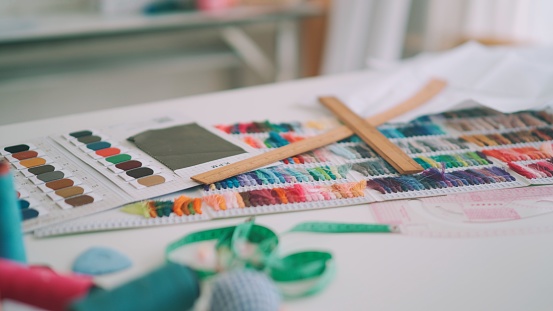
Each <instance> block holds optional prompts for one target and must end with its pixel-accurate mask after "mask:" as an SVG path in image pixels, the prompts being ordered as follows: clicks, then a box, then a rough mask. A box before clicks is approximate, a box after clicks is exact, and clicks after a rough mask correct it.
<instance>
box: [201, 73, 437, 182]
mask: <svg viewBox="0 0 553 311" xmlns="http://www.w3.org/2000/svg"><path fill="white" fill-rule="evenodd" d="M445 86H446V82H445V81H443V80H439V79H432V80H430V81H429V82H428V83H427V84H426V85H425V86H424V87H422V88H421V89H420V90H419V91H418V92H417V93H415V94H414V95H413V96H411V97H410V98H408V99H407V100H405V101H403V102H402V103H400V104H398V105H397V106H394V107H392V108H390V109H389V110H386V111H384V112H382V113H379V114H377V115H374V116H371V117H369V118H367V119H365V120H366V121H367V122H369V123H370V124H372V125H373V126H378V125H380V124H383V123H385V122H387V121H388V120H391V119H393V118H395V117H397V116H399V115H401V114H403V113H405V112H407V111H409V110H412V109H415V108H417V107H420V106H422V105H423V104H424V103H426V102H427V101H429V100H430V99H431V98H433V97H434V96H436V95H437V94H438V93H440V92H441V91H442V90H443V89H444V87H445ZM351 135H353V131H352V130H350V129H349V128H348V127H347V126H340V127H337V128H335V129H332V130H329V131H328V132H325V133H323V134H321V135H317V136H313V137H309V138H306V139H304V140H301V141H298V142H295V143H292V144H289V145H286V146H284V147H280V148H277V149H274V150H271V151H269V152H265V153H263V154H260V155H256V156H253V157H251V158H248V159H245V160H242V161H238V162H236V163H233V164H229V165H226V166H223V167H219V168H216V169H213V170H211V171H208V172H205V173H201V174H198V175H195V176H192V177H191V178H192V179H193V180H195V181H197V182H200V183H203V184H212V183H215V182H217V181H221V180H223V179H225V178H229V177H232V176H236V175H238V174H242V173H245V172H249V171H251V170H254V169H256V168H260V167H263V166H265V165H269V164H272V163H275V162H277V161H280V160H282V159H286V158H291V157H293V156H295V155H297V154H301V153H304V152H307V151H310V150H313V149H316V148H320V147H323V146H326V145H328V144H332V143H334V142H337V141H339V140H341V139H345V138H347V137H349V136H351Z"/></svg>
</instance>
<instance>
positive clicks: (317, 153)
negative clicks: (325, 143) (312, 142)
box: [280, 148, 330, 164]
mask: <svg viewBox="0 0 553 311" xmlns="http://www.w3.org/2000/svg"><path fill="white" fill-rule="evenodd" d="M329 156H330V153H329V152H328V151H327V150H326V149H325V148H319V149H315V150H312V151H309V152H306V153H302V154H298V155H296V156H295V157H293V158H286V159H283V160H281V161H280V162H282V163H284V164H308V163H324V162H328V161H329V160H328V159H329Z"/></svg>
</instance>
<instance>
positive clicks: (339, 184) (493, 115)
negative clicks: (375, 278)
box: [37, 108, 553, 235]
mask: <svg viewBox="0 0 553 311" xmlns="http://www.w3.org/2000/svg"><path fill="white" fill-rule="evenodd" d="M552 121H553V115H552V114H551V112H549V111H524V112H518V113H513V114H503V113H499V112H497V111H494V110H490V109H486V108H472V109H465V110H458V111H451V112H445V113H441V114H437V115H431V116H425V117H421V118H418V119H416V120H414V121H411V122H408V123H397V124H385V125H383V126H380V127H379V130H380V131H381V132H382V133H383V134H384V135H385V136H386V137H388V138H389V139H390V140H391V141H392V142H394V143H395V144H396V145H397V146H399V147H400V148H401V149H403V150H404V151H405V152H406V153H407V154H409V156H410V157H412V158H413V159H414V160H415V161H416V162H418V163H420V164H421V165H422V166H423V167H424V168H425V171H424V172H422V173H419V174H415V175H399V174H397V172H396V171H395V170H394V168H393V167H391V166H390V165H388V164H387V163H386V162H385V161H383V159H382V158H380V157H379V156H378V155H376V154H375V153H374V151H373V150H371V149H370V148H369V147H368V146H367V145H366V144H365V143H363V142H362V141H360V139H359V138H358V137H356V136H352V137H350V138H348V139H346V140H343V141H340V142H338V143H335V144H331V145H329V146H326V147H323V148H320V149H316V150H313V151H310V152H307V153H304V154H300V155H297V156H295V157H292V158H288V159H284V160H282V161H281V165H278V166H273V167H268V168H263V169H258V170H255V171H252V172H248V173H245V174H240V175H237V176H235V177H232V178H229V179H226V180H223V181H220V182H217V183H215V184H212V185H206V186H203V189H202V191H200V192H201V193H197V196H201V197H202V202H201V211H202V216H203V215H207V216H206V217H207V218H205V219H202V220H206V219H216V218H226V217H233V216H243V215H254V214H263V213H276V212H288V211H297V210H307V209H316V208H329V207H338V206H345V205H352V204H362V203H371V202H383V201H391V200H397V199H409V198H424V197H435V196H444V195H452V194H459V193H464V192H475V191H497V190H501V189H509V188H515V187H525V186H529V185H541V184H548V183H551V180H552V177H553V163H551V160H550V159H551V157H552V156H553V151H552V149H553V148H552V143H553V127H552V125H551V124H552ZM337 125H338V122H337V121H336V120H334V119H328V120H323V121H313V122H287V123H272V122H268V121H265V122H245V123H236V124H227V125H218V126H216V128H217V129H219V131H221V132H222V133H226V134H227V135H229V136H231V137H233V138H234V139H236V140H240V141H242V142H243V143H246V144H248V145H250V146H251V147H252V148H255V149H258V150H260V151H267V150H270V149H272V148H278V147H280V146H284V145H287V144H289V143H291V142H294V141H297V140H301V139H303V138H305V137H308V136H312V135H316V134H319V133H322V132H324V131H326V130H328V129H330V128H333V127H335V126H337ZM189 204H192V203H191V201H190V202H189ZM179 206H180V205H178V204H175V205H173V206H167V207H166V208H165V209H164V210H163V211H155V210H151V211H150V212H151V213H148V215H146V216H140V215H125V213H123V212H121V211H119V210H116V211H112V212H111V213H112V214H113V215H115V214H116V213H119V214H118V216H117V219H118V220H117V221H116V223H112V222H110V221H111V220H110V217H107V216H106V217H105V218H102V217H101V215H98V216H97V217H96V218H95V219H94V220H90V219H89V220H87V219H82V220H78V221H74V222H71V223H67V224H64V225H61V226H57V227H55V228H47V229H45V230H42V231H38V232H37V234H38V235H51V234H62V233H71V232H79V231H90V230H95V229H94V228H95V227H96V228H97V227H98V226H101V225H102V223H104V222H110V223H112V224H111V225H110V226H111V228H124V227H131V226H137V225H138V222H141V221H144V218H148V219H149V220H148V221H150V222H149V224H153V220H152V219H158V220H156V221H157V223H158V224H169V223H178V222H185V220H184V219H192V218H190V217H197V216H198V215H197V214H194V215H191V214H190V215H189V214H186V215H185V214H182V216H178V215H177V214H176V213H174V212H172V210H171V208H173V209H174V208H180V207H179ZM188 211H191V209H190V208H188ZM163 219H165V220H163Z"/></svg>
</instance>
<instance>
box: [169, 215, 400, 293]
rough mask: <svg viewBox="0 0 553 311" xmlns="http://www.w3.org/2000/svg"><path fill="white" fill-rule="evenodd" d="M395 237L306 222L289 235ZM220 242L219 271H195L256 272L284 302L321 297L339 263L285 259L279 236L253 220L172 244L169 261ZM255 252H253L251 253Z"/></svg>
mask: <svg viewBox="0 0 553 311" xmlns="http://www.w3.org/2000/svg"><path fill="white" fill-rule="evenodd" d="M292 232H311V233H395V232H399V228H398V227H397V226H390V225H381V224H351V223H331V222H304V223H300V224H298V225H296V226H294V227H293V228H292V229H290V230H288V231H287V232H285V233H292ZM206 241H216V245H215V249H216V252H217V257H218V263H219V267H218V269H212V270H209V269H195V270H196V272H197V273H198V275H199V277H200V278H202V279H204V278H207V277H210V276H213V275H215V274H217V273H218V272H220V271H229V270H236V269H253V270H257V271H260V272H263V273H265V274H266V275H267V276H268V277H270V278H271V279H272V280H273V281H274V282H275V284H276V285H277V287H278V288H279V290H280V293H281V294H282V296H283V297H284V298H299V297H305V296H309V295H312V294H315V293H318V292H319V291H321V290H322V289H324V288H325V287H326V286H327V285H328V284H329V283H330V281H331V280H332V278H333V277H334V274H335V269H336V267H335V262H334V259H333V256H332V254H331V253H330V252H326V251H315V250H313V251H303V252H296V253H292V254H289V255H286V256H284V257H281V256H279V254H278V243H279V239H278V236H277V235H276V234H275V233H274V232H273V231H272V230H270V229H269V228H267V227H264V226H260V225H256V224H254V221H253V218H250V219H249V220H248V221H246V222H244V223H242V224H240V225H238V226H231V227H224V228H218V229H211V230H205V231H199V232H195V233H191V234H188V235H186V236H184V237H183V238H181V239H179V240H177V241H175V242H173V243H171V244H169V245H168V246H167V248H166V250H165V258H166V260H167V261H168V262H172V261H173V259H172V256H171V255H172V254H173V252H174V251H176V250H177V249H180V248H182V247H184V246H187V245H191V244H194V243H199V242H206ZM248 244H250V245H252V244H253V245H255V247H254V248H253V249H254V251H253V252H249V253H247V254H245V252H244V251H243V250H244V249H245V245H248ZM250 250H251V249H250ZM307 280H310V282H309V284H310V285H309V286H306V287H305V288H303V289H301V290H298V288H294V290H293V291H290V290H287V289H286V286H285V285H288V284H291V283H296V282H302V281H307Z"/></svg>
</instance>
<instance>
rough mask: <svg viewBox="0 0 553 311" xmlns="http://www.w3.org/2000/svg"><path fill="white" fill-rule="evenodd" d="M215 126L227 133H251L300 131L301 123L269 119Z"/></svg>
mask: <svg viewBox="0 0 553 311" xmlns="http://www.w3.org/2000/svg"><path fill="white" fill-rule="evenodd" d="M215 127H216V128H218V129H220V130H221V131H223V132H225V133H227V134H252V133H268V132H276V133H284V132H301V131H302V125H301V124H300V123H298V122H288V123H271V122H269V121H264V122H248V123H235V124H231V125H216V126H215Z"/></svg>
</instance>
